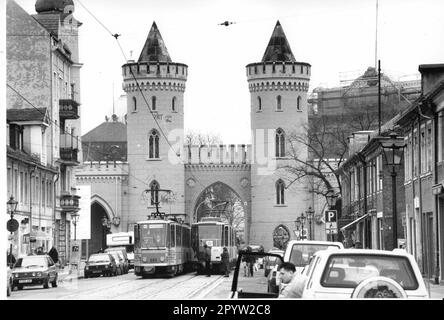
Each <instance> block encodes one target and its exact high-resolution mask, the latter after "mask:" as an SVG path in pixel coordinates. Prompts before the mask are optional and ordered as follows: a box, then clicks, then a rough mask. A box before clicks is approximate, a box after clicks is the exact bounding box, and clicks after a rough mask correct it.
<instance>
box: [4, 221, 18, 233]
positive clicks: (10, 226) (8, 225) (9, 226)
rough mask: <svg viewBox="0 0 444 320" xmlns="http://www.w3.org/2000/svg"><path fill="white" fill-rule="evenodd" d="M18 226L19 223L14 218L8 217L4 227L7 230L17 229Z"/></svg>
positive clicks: (13, 230)
mask: <svg viewBox="0 0 444 320" xmlns="http://www.w3.org/2000/svg"><path fill="white" fill-rule="evenodd" d="M18 227H19V223H18V221H17V220H15V219H9V220H8V222H7V223H6V228H7V229H8V231H9V232H15V231H17V229H18Z"/></svg>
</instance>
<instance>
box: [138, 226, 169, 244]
mask: <svg viewBox="0 0 444 320" xmlns="http://www.w3.org/2000/svg"><path fill="white" fill-rule="evenodd" d="M165 235H166V226H165V224H162V223H155V224H153V223H151V224H143V225H141V228H140V239H141V243H142V248H144V249H147V248H153V247H154V248H158V247H165V246H166V237H165Z"/></svg>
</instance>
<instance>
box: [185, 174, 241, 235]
mask: <svg viewBox="0 0 444 320" xmlns="http://www.w3.org/2000/svg"><path fill="white" fill-rule="evenodd" d="M211 216H212V217H220V218H221V220H222V221H224V222H228V223H229V224H230V225H231V226H232V227H233V228H234V229H235V230H236V234H237V241H238V243H242V242H243V241H244V239H245V237H244V230H245V208H244V201H243V199H242V198H241V197H240V196H239V195H238V194H237V193H236V192H235V191H234V190H233V188H231V187H230V186H228V185H226V184H225V183H223V182H215V183H213V184H211V185H209V186H208V187H206V188H205V189H204V190H203V191H202V192H201V194H200V195H199V197H197V200H196V203H195V205H194V210H193V221H201V219H202V218H203V217H211Z"/></svg>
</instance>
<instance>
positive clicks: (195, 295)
mask: <svg viewBox="0 0 444 320" xmlns="http://www.w3.org/2000/svg"><path fill="white" fill-rule="evenodd" d="M223 278H224V276H223V275H222V276H219V277H217V278H216V280H214V281H209V282H208V283H207V284H205V285H204V286H203V287H200V288H197V289H196V290H194V291H192V292H191V293H190V294H188V295H187V296H186V297H185V299H202V298H204V297H205V296H206V295H207V294H208V292H210V291H211V290H212V289H214V288H215V287H217V286H218V285H219V284H220V283H221V282H222V281H223Z"/></svg>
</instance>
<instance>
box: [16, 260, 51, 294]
mask: <svg viewBox="0 0 444 320" xmlns="http://www.w3.org/2000/svg"><path fill="white" fill-rule="evenodd" d="M12 276H13V282H12V285H13V288H15V287H17V288H18V289H19V290H21V289H23V287H24V286H37V285H43V288H45V289H48V288H49V284H50V283H51V285H52V286H53V287H57V276H58V273H57V268H56V266H55V264H54V261H52V259H51V257H50V256H48V255H35V256H25V257H21V258H19V259H18V260H17V262H16V263H15V265H14V269H13V270H12Z"/></svg>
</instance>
